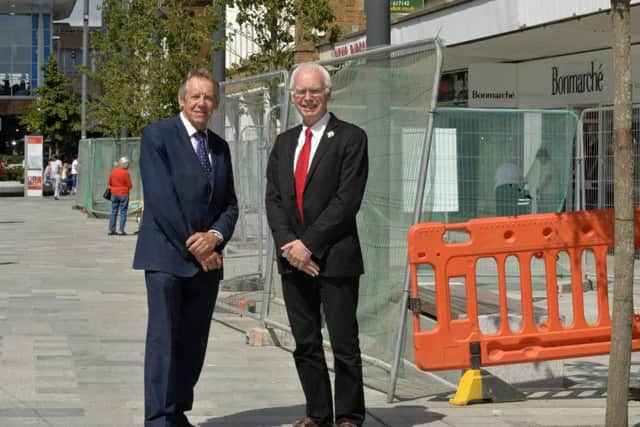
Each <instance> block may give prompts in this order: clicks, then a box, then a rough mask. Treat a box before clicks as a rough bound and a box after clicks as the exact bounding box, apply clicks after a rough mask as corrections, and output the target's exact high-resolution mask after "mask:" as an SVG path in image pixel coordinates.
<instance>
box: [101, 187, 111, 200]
mask: <svg viewBox="0 0 640 427" xmlns="http://www.w3.org/2000/svg"><path fill="white" fill-rule="evenodd" d="M102 197H104V198H105V199H107V200H111V189H110V188H107V189H106V190H104V193H102Z"/></svg>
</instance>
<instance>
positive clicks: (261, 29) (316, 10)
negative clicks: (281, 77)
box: [220, 0, 340, 75]
mask: <svg viewBox="0 0 640 427" xmlns="http://www.w3.org/2000/svg"><path fill="white" fill-rule="evenodd" d="M220 1H222V2H224V4H226V5H227V6H234V7H236V8H237V9H238V15H237V18H236V22H237V23H238V25H240V26H243V25H244V26H247V27H251V28H252V29H253V34H254V38H253V40H252V41H253V42H254V43H256V45H257V46H258V52H257V53H255V54H253V55H251V56H249V57H248V58H246V59H244V60H243V61H241V63H240V66H239V68H241V69H242V70H243V72H246V73H247V74H249V75H252V74H260V73H265V72H269V71H276V70H281V69H288V68H291V66H292V65H293V54H294V50H295V45H294V31H293V29H294V27H295V26H296V22H298V23H299V26H298V28H300V29H301V30H302V38H303V39H304V40H311V41H314V42H318V41H319V40H320V39H321V36H320V35H321V34H326V35H328V39H329V41H331V42H335V41H336V40H337V39H338V37H339V36H340V29H339V28H338V26H337V25H333V26H331V23H332V22H333V21H334V20H335V15H334V13H333V10H332V9H331V6H330V5H329V0H315V1H307V0H220Z"/></svg>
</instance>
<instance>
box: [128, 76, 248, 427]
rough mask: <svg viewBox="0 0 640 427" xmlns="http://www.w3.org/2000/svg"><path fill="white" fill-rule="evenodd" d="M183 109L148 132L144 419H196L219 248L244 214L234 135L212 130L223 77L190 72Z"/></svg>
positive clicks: (141, 246) (183, 422)
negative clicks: (192, 414) (191, 414)
mask: <svg viewBox="0 0 640 427" xmlns="http://www.w3.org/2000/svg"><path fill="white" fill-rule="evenodd" d="M178 101H179V104H180V110H181V111H180V114H179V115H178V116H175V117H172V118H170V119H167V120H161V121H157V122H154V123H152V124H150V125H149V126H147V127H146V128H145V129H144V131H143V132H142V142H141V151H140V174H141V176H142V184H143V188H144V214H143V220H142V225H141V227H140V232H139V234H138V242H137V246H136V252H135V257H134V261H133V268H135V269H141V270H144V271H145V281H146V286H147V303H148V309H149V318H148V324H147V339H146V350H145V362H144V364H145V365H144V366H145V369H144V394H145V424H144V425H145V427H189V426H191V424H190V423H189V421H188V420H187V417H186V416H185V414H184V413H185V412H186V411H189V410H191V408H192V405H193V389H194V387H195V385H196V382H197V381H198V377H199V375H200V371H201V369H202V366H203V363H204V357H205V353H206V349H207V340H208V337H209V327H210V324H211V317H212V314H213V309H214V306H215V301H216V297H217V295H218V284H219V282H220V280H221V279H222V249H223V248H224V246H225V244H226V243H227V242H228V241H229V239H230V238H231V235H232V234H233V230H234V227H235V224H236V220H237V219H238V203H237V199H236V194H235V190H234V186H233V174H232V170H231V156H230V153H229V146H228V145H227V142H226V141H225V140H224V139H222V138H221V137H220V136H218V135H216V134H215V133H213V132H212V131H210V130H209V129H207V123H208V122H209V119H210V118H211V115H212V113H213V112H214V111H215V109H216V108H218V103H219V95H218V83H217V82H216V81H215V80H214V79H213V77H212V75H211V74H210V73H209V72H208V71H207V70H205V69H198V70H193V71H191V72H190V73H189V74H188V75H187V77H186V79H185V80H184V82H183V83H182V85H181V86H180V89H179V91H178Z"/></svg>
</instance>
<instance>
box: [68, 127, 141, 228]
mask: <svg viewBox="0 0 640 427" xmlns="http://www.w3.org/2000/svg"><path fill="white" fill-rule="evenodd" d="M123 156H124V157H128V158H129V162H130V163H129V174H130V175H131V181H132V183H133V188H132V189H131V193H130V194H129V200H130V201H129V213H130V214H131V213H135V212H139V211H140V206H141V203H142V183H141V181H140V169H139V166H138V165H139V161H140V140H139V139H138V138H125V139H114V138H95V139H83V140H81V141H80V144H79V146H78V192H77V195H76V206H77V207H79V208H82V209H86V211H87V213H89V214H91V215H96V216H108V215H109V214H110V212H111V202H109V201H108V200H105V199H104V198H102V194H103V193H104V190H105V188H106V187H107V181H108V179H109V172H111V169H112V168H113V167H114V165H115V164H116V163H117V162H118V159H120V157H123Z"/></svg>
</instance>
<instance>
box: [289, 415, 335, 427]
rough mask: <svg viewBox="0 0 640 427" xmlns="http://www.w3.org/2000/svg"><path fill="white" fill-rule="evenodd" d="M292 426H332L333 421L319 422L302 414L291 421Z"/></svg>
mask: <svg viewBox="0 0 640 427" xmlns="http://www.w3.org/2000/svg"><path fill="white" fill-rule="evenodd" d="M292 427H333V423H326V422H323V423H320V422H318V421H314V420H312V419H311V418H309V417H307V416H304V417H302V418H300V419H299V420H298V421H296V422H295V423H293V425H292Z"/></svg>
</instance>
